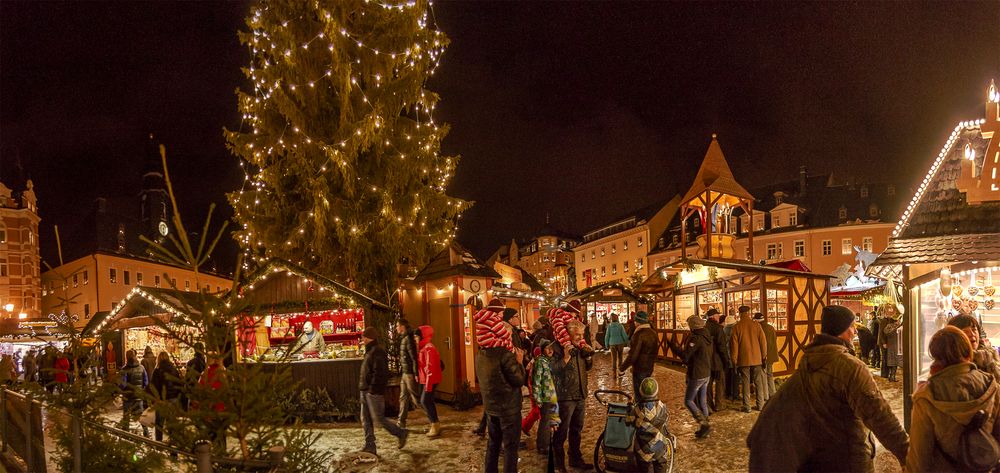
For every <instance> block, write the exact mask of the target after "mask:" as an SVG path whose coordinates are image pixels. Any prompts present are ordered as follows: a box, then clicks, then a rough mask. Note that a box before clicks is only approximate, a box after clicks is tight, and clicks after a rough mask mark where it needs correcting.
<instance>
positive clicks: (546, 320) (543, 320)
mask: <svg viewBox="0 0 1000 473" xmlns="http://www.w3.org/2000/svg"><path fill="white" fill-rule="evenodd" d="M538 321H539V322H541V323H542V325H549V323H550V322H549V318H548V317H546V316H544V315H543V316H541V317H539V318H538Z"/></svg>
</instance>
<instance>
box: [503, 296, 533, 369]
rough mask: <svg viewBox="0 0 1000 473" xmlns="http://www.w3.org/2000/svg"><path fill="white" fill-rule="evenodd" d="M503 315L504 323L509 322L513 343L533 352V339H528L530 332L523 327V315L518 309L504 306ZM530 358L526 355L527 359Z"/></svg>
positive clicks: (508, 328)
mask: <svg viewBox="0 0 1000 473" xmlns="http://www.w3.org/2000/svg"><path fill="white" fill-rule="evenodd" d="M502 317H503V321H504V323H506V324H507V330H510V342H511V344H513V345H514V346H515V347H517V348H520V349H522V350H524V351H525V352H526V353H531V341H530V340H529V339H528V334H527V333H525V332H524V329H522V328H521V316H520V315H518V313H517V309H512V308H510V307H506V308H504V310H503V316H502ZM528 360H530V357H527V356H526V357H525V361H528Z"/></svg>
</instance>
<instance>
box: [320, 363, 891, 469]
mask: <svg viewBox="0 0 1000 473" xmlns="http://www.w3.org/2000/svg"><path fill="white" fill-rule="evenodd" d="M630 376H631V373H629V374H628V375H627V376H625V377H622V378H621V379H620V380H616V379H614V376H613V374H612V373H611V366H610V355H607V354H598V355H597V356H596V358H595V363H594V369H593V370H592V371H591V374H590V385H589V388H590V390H591V392H593V391H595V390H597V389H621V390H625V391H631V381H630ZM654 376H655V377H656V379H657V380H658V381H659V383H660V399H661V400H662V401H663V402H664V403H665V404H666V405H667V406H668V408H669V410H670V431H671V432H672V433H673V434H674V435H676V436H677V457H676V464H675V468H674V471H677V472H692V473H698V472H730V471H746V469H747V462H748V457H749V452H748V450H747V448H746V436H747V434H748V433H749V431H750V428H751V426H752V425H753V422H754V421H755V420H756V418H757V412H756V411H752V412H751V413H743V412H740V411H738V410H736V408H738V407H739V405H738V403H732V404H731V405H730V406H731V407H732V408H731V409H727V410H723V411H720V412H718V413H716V414H714V415H712V418H711V423H712V432H711V434H710V435H709V436H708V438H705V439H701V440H696V439H695V438H694V431H695V430H697V428H698V425H697V423H695V422H694V420H693V419H692V417H691V414H690V413H689V412H688V411H687V409H686V408H684V406H683V401H684V374H683V372H681V371H678V368H676V367H668V366H663V365H657V366H656V369H655V371H654ZM900 377H901V375H900ZM876 382H877V383H878V386H879V388H880V389H882V393H883V395H884V396H885V397H886V399H887V400H888V401H889V402H890V404H892V405H893V407H894V410H895V413H896V415H897V417H899V418H900V419H902V415H903V412H902V411H903V403H902V387H901V383H898V382H897V383H889V382H888V381H885V380H883V379H882V378H876ZM524 405H525V409H527V408H528V407H529V406H528V401H527V399H525V404H524ZM438 414H439V417H440V421H441V426H442V427H443V433H442V435H441V436H440V437H438V438H436V439H429V438H427V437H426V436H424V435H423V432H424V431H425V430H426V422H427V421H426V417H423V416H422V414H421V413H420V412H419V411H418V412H416V413H413V414H411V415H410V419H409V421H408V424H409V428H410V430H411V435H410V438H409V441H408V443H407V445H406V447H405V448H404V449H403V450H402V451H400V450H399V449H397V448H396V439H395V437H393V436H392V435H390V434H389V433H388V432H385V431H384V430H382V429H380V428H376V437H377V439H378V440H377V443H378V452H379V455H380V461H379V463H378V464H377V465H374V466H372V467H371V468H367V469H365V468H359V469H357V470H356V471H370V472H372V473H379V472H382V473H390V472H392V473H395V472H402V471H412V472H478V471H482V469H483V456H484V452H485V449H486V440H485V439H483V438H480V437H478V436H475V435H473V434H472V433H471V430H472V429H473V428H474V427H476V425H477V424H478V422H479V418H480V416H481V415H482V407H481V406H480V407H477V408H475V409H472V410H469V411H465V412H458V411H455V410H453V409H451V408H450V407H448V406H446V405H443V404H439V405H438ZM604 421H605V415H604V408H603V406H601V405H600V404H599V403H598V402H597V401H596V400H595V399H594V398H593V396H591V397H590V398H588V399H587V417H586V422H585V427H584V430H583V441H582V447H581V448H582V450H583V453H584V456H585V458H586V459H587V461H588V462H592V461H593V460H592V458H593V452H594V443H595V442H596V440H597V437H598V436H599V435H600V434H601V431H602V430H603V427H604ZM901 422H902V421H901ZM317 431H318V432H321V433H322V437H321V440H320V444H319V447H320V448H327V449H329V450H331V451H332V452H333V453H334V458H335V459H342V460H345V464H343V465H339V464H338V465H335V466H334V467H333V471H349V470H350V468H348V467H349V465H348V464H347V463H349V461H350V459H351V455H350V453H351V452H357V451H358V450H360V449H361V447H362V446H363V443H364V442H363V436H362V431H361V426H360V424H348V423H341V424H335V425H333V426H330V427H328V428H323V429H317ZM522 439H524V440H526V441H527V444H528V448H527V449H521V452H520V465H519V470H520V471H521V472H524V473H534V472H544V471H545V466H546V458H545V457H543V456H541V455H539V454H537V453H535V450H534V439H533V437H530V438H529V437H526V436H525V437H522ZM876 471H878V472H893V473H894V472H899V471H901V469H900V467H899V464H898V462H897V461H896V460H895V457H893V456H892V454H890V453H889V452H888V451H887V450H885V449H883V448H881V446H879V450H878V454H877V457H876Z"/></svg>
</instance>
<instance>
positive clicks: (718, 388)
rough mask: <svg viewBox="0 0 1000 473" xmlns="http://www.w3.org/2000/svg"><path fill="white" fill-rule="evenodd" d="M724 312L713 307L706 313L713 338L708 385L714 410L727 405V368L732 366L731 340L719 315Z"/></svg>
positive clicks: (711, 405)
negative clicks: (720, 321) (710, 373)
mask: <svg viewBox="0 0 1000 473" xmlns="http://www.w3.org/2000/svg"><path fill="white" fill-rule="evenodd" d="M721 315H722V314H721V313H720V312H719V309H716V308H711V309H708V312H706V313H705V318H706V319H707V320H706V321H705V329H706V330H708V335H709V337H710V338H711V339H712V349H713V350H714V352H713V354H712V378H711V381H709V383H708V384H709V385H708V397H709V401H708V407H709V408H710V409H711V410H712V411H716V412H718V411H721V410H722V408H723V407H724V406H725V401H724V399H725V398H726V397H725V396H726V370H727V369H729V367H730V366H732V358H731V357H730V356H729V340H728V339H727V338H726V332H725V330H723V327H722V324H721V323H719V317H720V316H721Z"/></svg>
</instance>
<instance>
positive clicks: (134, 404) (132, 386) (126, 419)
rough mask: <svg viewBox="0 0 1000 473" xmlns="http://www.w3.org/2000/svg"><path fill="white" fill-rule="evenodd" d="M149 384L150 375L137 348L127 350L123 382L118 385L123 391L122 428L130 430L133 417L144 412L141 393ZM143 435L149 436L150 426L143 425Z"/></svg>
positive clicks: (123, 368)
mask: <svg viewBox="0 0 1000 473" xmlns="http://www.w3.org/2000/svg"><path fill="white" fill-rule="evenodd" d="M148 384H149V376H148V375H147V373H146V369H145V368H143V367H142V365H141V364H140V363H139V357H138V355H136V353H135V350H129V351H127V352H125V366H123V367H122V369H121V383H119V385H118V387H119V388H121V391H122V421H121V428H122V430H126V431H127V430H129V428H130V427H131V423H132V421H131V418H132V417H133V416H134V417H138V416H139V415H141V414H142V410H143V406H142V398H141V397H140V393H141V392H142V391H145V390H146V386H147V385H148ZM142 435H144V436H146V437H148V436H149V427H146V426H145V425H144V426H142Z"/></svg>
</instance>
